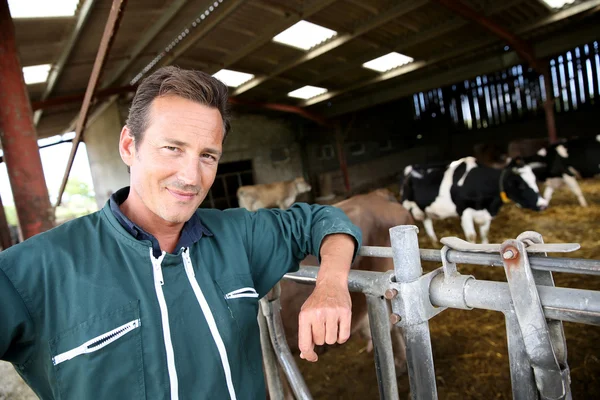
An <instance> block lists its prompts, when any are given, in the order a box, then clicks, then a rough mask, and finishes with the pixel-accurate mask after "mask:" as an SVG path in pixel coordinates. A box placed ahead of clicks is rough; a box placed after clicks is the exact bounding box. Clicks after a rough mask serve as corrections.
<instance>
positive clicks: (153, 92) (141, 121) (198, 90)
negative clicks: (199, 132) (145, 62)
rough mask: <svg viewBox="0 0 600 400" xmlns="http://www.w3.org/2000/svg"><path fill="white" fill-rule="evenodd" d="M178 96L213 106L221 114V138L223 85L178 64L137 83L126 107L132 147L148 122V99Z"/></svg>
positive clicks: (224, 103) (226, 128)
mask: <svg viewBox="0 0 600 400" xmlns="http://www.w3.org/2000/svg"><path fill="white" fill-rule="evenodd" d="M168 95H172V96H178V97H182V98H184V99H188V100H192V101H195V102H196V103H199V104H202V105H205V106H208V107H211V108H216V109H217V110H219V112H220V113H221V117H222V118H223V141H225V138H226V137H227V134H228V133H229V129H230V127H231V125H230V114H229V107H228V105H227V99H228V95H227V86H225V85H224V84H223V83H222V82H221V81H219V80H218V79H216V78H214V77H212V76H211V75H209V74H207V73H205V72H202V71H194V70H186V69H181V68H179V67H174V66H168V67H163V68H160V69H158V70H157V71H155V72H154V73H152V74H151V75H150V76H148V77H147V78H146V79H144V81H143V82H142V83H141V84H140V86H139V87H138V88H137V91H136V92H135V96H134V98H133V101H132V103H131V107H130V108H129V116H128V117H127V122H126V124H127V126H128V127H129V130H130V131H131V134H132V135H133V138H134V140H135V146H136V148H137V147H138V145H139V144H140V143H141V142H142V139H143V134H144V132H145V131H146V129H148V126H149V125H150V107H151V105H152V101H153V100H154V99H156V98H158V97H161V96H168Z"/></svg>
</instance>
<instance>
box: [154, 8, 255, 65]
mask: <svg viewBox="0 0 600 400" xmlns="http://www.w3.org/2000/svg"><path fill="white" fill-rule="evenodd" d="M244 1H245V0H227V1H224V2H223V3H222V4H221V5H220V6H219V8H218V10H219V11H218V12H215V14H217V15H213V16H212V17H211V18H207V19H205V20H204V22H203V23H202V24H200V26H198V27H197V28H196V29H194V30H193V31H191V32H190V34H189V35H187V36H186V37H185V39H184V40H182V41H181V42H180V43H179V44H178V45H177V46H175V47H174V48H173V50H172V51H170V52H169V55H167V56H165V57H163V58H162V59H160V61H159V62H158V63H157V64H156V65H155V67H160V66H163V65H170V64H172V63H173V62H174V61H175V60H177V59H178V58H179V57H180V56H181V55H183V54H184V53H185V52H186V51H188V50H189V49H190V48H192V47H193V46H194V45H195V44H196V43H197V42H198V41H199V40H200V39H202V38H203V37H204V36H206V35H207V34H208V33H209V32H210V31H212V30H213V29H214V28H215V27H216V26H217V25H219V24H220V23H221V22H222V21H224V20H225V19H226V18H227V17H228V16H229V15H231V14H232V13H233V12H234V11H236V10H237V9H238V7H239V6H241V5H242V3H244ZM211 7H212V6H211Z"/></svg>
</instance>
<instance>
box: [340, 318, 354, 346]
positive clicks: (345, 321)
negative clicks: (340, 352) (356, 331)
mask: <svg viewBox="0 0 600 400" xmlns="http://www.w3.org/2000/svg"><path fill="white" fill-rule="evenodd" d="M351 323H352V311H349V310H348V312H345V313H342V314H340V321H339V325H340V327H339V335H338V338H337V341H338V343H340V344H341V343H345V342H346V341H347V340H348V338H350V325H351Z"/></svg>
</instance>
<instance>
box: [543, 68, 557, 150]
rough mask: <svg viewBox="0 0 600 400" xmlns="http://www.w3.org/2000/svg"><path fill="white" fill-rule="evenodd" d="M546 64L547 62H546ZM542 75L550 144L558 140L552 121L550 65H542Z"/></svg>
mask: <svg viewBox="0 0 600 400" xmlns="http://www.w3.org/2000/svg"><path fill="white" fill-rule="evenodd" d="M546 64H547V63H546ZM542 68H543V71H542V76H543V77H544V89H545V90H546V101H544V114H545V115H546V127H547V128H548V140H550V144H552V143H556V142H557V141H558V135H557V134H556V122H555V121H554V90H553V89H552V83H551V82H552V77H551V75H550V73H549V69H550V65H544V66H542Z"/></svg>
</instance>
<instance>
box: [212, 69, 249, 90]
mask: <svg viewBox="0 0 600 400" xmlns="http://www.w3.org/2000/svg"><path fill="white" fill-rule="evenodd" d="M213 76H214V77H215V78H217V79H218V80H220V81H221V82H223V83H224V84H226V85H227V86H230V87H234V88H235V87H238V86H240V85H242V84H243V83H246V82H248V81H249V80H250V79H252V78H254V75H252V74H247V73H245V72H238V71H232V70H230V69H222V70H220V71H219V72H217V73H216V74H214V75H213Z"/></svg>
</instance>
